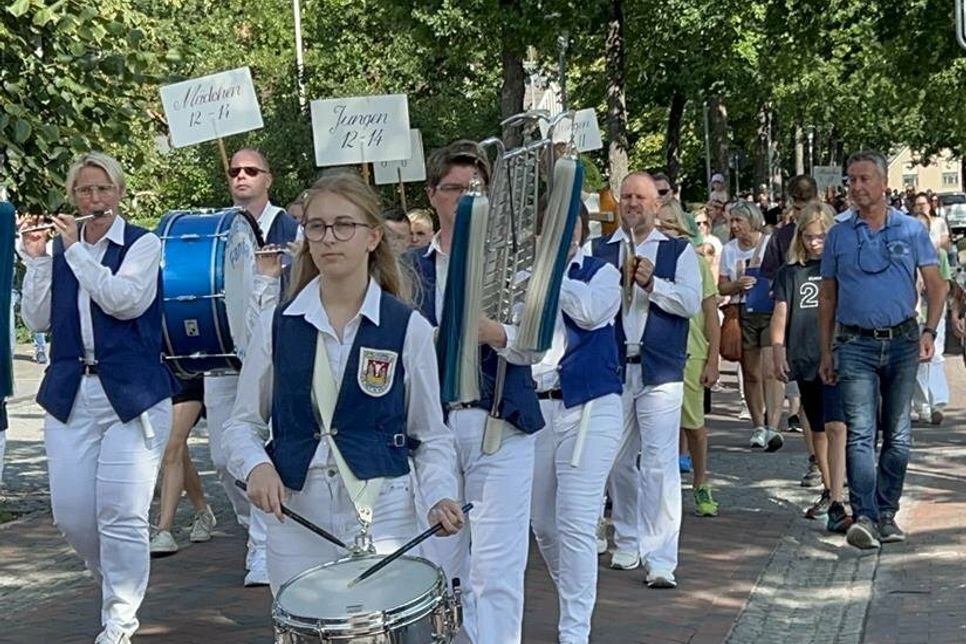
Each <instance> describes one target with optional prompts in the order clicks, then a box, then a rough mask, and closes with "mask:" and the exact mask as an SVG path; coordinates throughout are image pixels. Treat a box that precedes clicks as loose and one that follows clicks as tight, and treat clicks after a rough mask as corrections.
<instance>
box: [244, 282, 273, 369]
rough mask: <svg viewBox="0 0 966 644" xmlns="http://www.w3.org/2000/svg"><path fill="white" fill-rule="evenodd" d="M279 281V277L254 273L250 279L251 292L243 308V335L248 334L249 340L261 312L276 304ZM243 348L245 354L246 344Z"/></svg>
mask: <svg viewBox="0 0 966 644" xmlns="http://www.w3.org/2000/svg"><path fill="white" fill-rule="evenodd" d="M281 281H282V278H281V277H271V276H269V275H261V274H259V273H256V274H255V276H254V279H253V280H252V293H251V295H250V296H249V298H248V307H247V308H246V310H245V335H246V336H248V338H249V342H250V341H251V338H252V337H253V336H254V334H255V328H256V327H257V326H258V321H259V320H260V319H261V315H262V313H264V312H265V311H267V310H269V309H274V308H275V306H276V305H277V304H278V292H279V290H280V288H281V287H280V284H281ZM245 349H246V354H247V349H248V347H247V345H246V347H245Z"/></svg>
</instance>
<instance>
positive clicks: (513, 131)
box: [500, 39, 526, 149]
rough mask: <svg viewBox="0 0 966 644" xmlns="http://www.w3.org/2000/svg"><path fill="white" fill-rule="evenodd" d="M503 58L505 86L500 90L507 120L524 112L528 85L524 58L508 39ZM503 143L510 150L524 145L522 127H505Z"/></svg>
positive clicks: (502, 113)
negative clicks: (524, 96) (524, 97)
mask: <svg viewBox="0 0 966 644" xmlns="http://www.w3.org/2000/svg"><path fill="white" fill-rule="evenodd" d="M501 58H502V61H503V86H502V87H501V88H500V116H501V118H504V119H506V118H509V117H511V116H513V115H515V114H519V113H520V112H522V111H523V95H524V92H525V90H526V84H525V74H524V72H523V56H522V54H521V53H520V52H518V51H515V50H514V49H513V48H512V46H511V45H510V44H509V41H508V40H507V39H504V41H503V49H502V51H501ZM503 143H504V145H506V147H507V148H508V149H509V148H515V147H519V146H520V144H521V143H523V133H522V131H521V129H520V127H519V126H516V125H515V126H506V127H504V128H503Z"/></svg>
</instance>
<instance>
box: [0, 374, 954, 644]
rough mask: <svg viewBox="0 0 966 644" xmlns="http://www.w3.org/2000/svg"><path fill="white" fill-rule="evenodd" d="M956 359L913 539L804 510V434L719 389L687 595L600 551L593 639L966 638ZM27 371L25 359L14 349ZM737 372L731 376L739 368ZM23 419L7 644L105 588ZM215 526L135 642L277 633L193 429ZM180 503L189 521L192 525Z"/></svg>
mask: <svg viewBox="0 0 966 644" xmlns="http://www.w3.org/2000/svg"><path fill="white" fill-rule="evenodd" d="M960 360H961V358H959V357H950V360H949V361H948V362H947V372H948V373H949V374H950V376H951V378H950V385H951V389H952V392H953V400H954V401H955V402H956V403H957V404H955V405H954V406H953V408H952V409H950V410H949V411H948V413H947V420H946V422H945V424H944V425H943V426H942V427H938V428H937V427H916V428H915V430H914V433H915V436H916V446H915V449H914V454H913V460H912V463H911V464H910V469H909V476H908V478H907V487H906V493H905V497H904V499H905V502H904V506H903V510H902V512H901V513H900V514H899V521H900V522H901V523H902V525H903V526H904V527H905V528H906V529H907V531H908V533H909V540H908V541H907V542H906V543H905V544H890V545H889V546H887V547H886V548H884V549H883V550H882V552H881V554H876V553H873V554H860V553H858V552H857V551H855V550H853V549H851V548H849V547H848V546H845V545H844V541H843V539H842V538H841V537H840V536H834V535H827V534H826V533H825V532H824V531H823V530H822V529H821V526H820V525H819V523H818V522H812V521H807V520H805V519H803V518H802V517H801V511H802V509H803V508H804V507H806V506H807V504H808V503H809V502H810V501H811V500H812V498H813V497H814V496H815V494H814V491H812V490H804V489H802V488H800V487H799V486H798V480H799V478H800V477H801V475H802V473H803V471H804V467H805V452H804V448H803V446H802V442H801V439H800V437H799V436H797V435H789V434H786V435H785V436H786V440H787V443H786V447H785V448H784V449H783V450H781V451H780V452H777V453H774V454H764V453H761V452H752V451H751V450H749V449H748V448H747V447H746V445H747V439H748V435H749V433H750V432H749V430H748V428H747V427H746V426H745V425H744V424H743V423H738V422H737V421H735V420H734V412H735V411H736V408H737V406H736V400H737V396H736V393H735V392H734V390H730V391H729V392H726V393H724V394H720V395H716V396H715V412H716V414H717V415H714V416H712V417H711V420H710V422H711V426H712V436H711V456H710V465H711V470H712V475H711V478H712V482H713V484H714V486H715V496H716V498H718V500H719V501H720V502H721V516H719V517H717V518H713V519H707V518H698V517H695V516H693V514H692V513H691V511H692V508H693V504H692V502H691V498H690V485H689V484H687V483H688V478H689V477H687V476H685V481H686V488H687V489H686V490H685V492H684V499H685V500H684V508H685V519H684V526H683V530H682V542H681V567H680V569H679V574H678V579H679V583H680V587H679V589H678V590H676V591H654V590H648V589H647V588H646V587H645V586H644V585H643V583H642V582H643V573H642V572H641V571H640V570H638V571H633V572H618V571H613V570H611V569H609V568H608V567H606V564H607V563H608V562H609V556H608V555H605V556H603V557H601V560H600V561H601V570H600V582H599V595H598V603H597V609H596V611H595V614H594V624H593V637H594V640H595V641H598V642H614V643H618V642H620V643H624V642H695V643H697V642H709V643H710V642H724V641H730V642H739V643H743V642H773V641H774V642H862V641H864V642H870V643H878V642H920V641H921V642H930V643H931V642H947V641H948V642H963V641H966V555H964V553H966V537H964V535H966V433H964V432H963V431H962V430H961V429H960V428H961V427H962V423H963V420H964V412H963V405H962V403H961V401H962V400H963V399H964V394H966V376H964V373H963V372H964V369H963V366H962V362H961V361H960ZM16 371H17V376H18V378H22V381H21V382H23V383H26V382H28V381H29V380H30V379H33V380H34V381H36V378H37V375H38V372H39V370H38V369H37V368H36V366H35V365H33V363H32V362H30V361H27V360H19V359H18V360H17V362H16ZM728 380H729V382H731V383H733V376H730V377H729V379H728ZM10 416H11V423H12V427H11V429H10V436H9V440H8V462H7V471H6V473H5V479H6V480H5V482H6V484H7V486H8V487H7V489H6V490H4V491H3V493H2V494H6V496H7V500H6V502H5V503H4V505H0V507H7V508H8V509H11V508H12V509H14V510H27V511H31V512H30V513H29V514H27V515H26V516H25V517H23V518H21V519H19V520H16V521H13V522H11V523H8V524H5V525H3V526H0V602H2V605H3V606H4V610H3V611H2V613H0V642H2V643H6V642H10V643H26V642H58V643H60V642H63V643H65V644H67V643H72V642H85V643H88V644H89V642H91V641H92V639H93V635H94V634H96V633H97V631H98V620H97V614H98V592H97V589H96V588H95V587H94V586H93V583H92V582H91V580H90V577H89V575H88V574H87V573H86V572H85V571H84V568H83V564H82V562H81V561H80V560H79V558H77V557H76V555H74V554H73V553H72V552H71V551H70V549H69V548H68V547H67V546H66V543H65V542H64V540H63V538H62V537H61V535H60V534H59V532H58V531H57V530H56V528H55V527H54V526H53V525H52V524H51V520H50V515H49V511H48V510H47V501H46V492H45V486H46V471H45V462H44V459H43V444H42V434H41V431H40V423H41V419H42V412H41V410H40V409H39V408H38V407H37V406H36V405H34V404H33V403H32V402H30V401H29V400H25V401H23V402H19V403H15V404H12V405H11V407H10ZM190 447H191V452H192V456H193V457H194V458H195V462H196V463H197V464H198V466H199V469H200V470H201V474H202V478H203V480H204V483H205V486H206V489H207V490H208V492H209V496H210V498H211V500H212V504H213V506H214V508H215V511H216V514H217V515H218V518H219V522H220V523H219V526H218V528H217V529H216V532H215V538H214V539H213V540H212V541H211V542H209V543H207V544H189V543H187V534H186V532H182V533H181V534H180V535H178V538H179V541H181V542H182V544H183V545H184V547H183V548H182V550H181V551H180V552H179V553H178V554H177V555H175V556H173V557H168V558H165V559H158V560H154V563H153V566H152V577H151V584H150V587H149V589H148V594H147V597H146V599H145V603H144V606H143V607H142V610H141V613H140V617H141V620H142V627H141V630H140V631H139V633H138V636H137V637H136V638H135V642H140V643H142V644H149V643H151V642H156V643H169V642H171V643H182V642H188V643H194V642H198V643H201V644H220V643H222V642H223V643H225V644H228V643H232V644H234V643H237V642H267V641H270V639H271V620H270V617H269V610H270V597H269V593H268V591H267V590H266V589H246V588H243V587H242V586H241V580H242V576H243V562H244V544H245V536H244V534H243V533H242V530H241V529H240V528H239V527H238V526H237V525H236V524H235V523H234V522H233V521H232V520H231V518H230V509H229V507H228V503H227V500H226V499H225V497H224V495H223V494H222V493H221V490H220V489H219V488H218V486H217V483H216V481H215V477H214V475H213V472H212V471H211V464H210V459H209V458H208V455H207V442H206V440H205V438H204V437H203V436H199V435H195V436H193V437H192V439H191V441H190ZM189 519H190V517H189V508H188V504H187V503H183V504H182V507H181V509H180V512H179V518H178V524H179V525H186V524H187V523H188V521H189ZM526 592H527V602H526V614H525V618H524V631H525V636H524V641H525V642H527V643H530V642H534V643H540V644H543V643H550V642H555V641H556V618H557V609H556V606H557V600H556V594H555V592H554V589H553V587H552V584H551V583H550V580H549V576H548V575H547V573H546V569H545V567H544V565H543V561H542V560H541V558H540V555H539V553H538V552H537V550H536V549H535V548H533V549H532V550H531V556H530V563H529V567H528V570H527V589H526Z"/></svg>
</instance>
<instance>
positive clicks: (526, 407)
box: [403, 246, 545, 434]
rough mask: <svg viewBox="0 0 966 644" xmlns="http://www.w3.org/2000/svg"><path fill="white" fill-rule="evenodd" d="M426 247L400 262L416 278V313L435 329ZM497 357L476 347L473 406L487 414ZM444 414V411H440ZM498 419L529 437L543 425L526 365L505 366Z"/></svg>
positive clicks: (431, 266) (432, 259)
mask: <svg viewBox="0 0 966 644" xmlns="http://www.w3.org/2000/svg"><path fill="white" fill-rule="evenodd" d="M427 250H428V247H426V246H423V247H422V248H414V249H412V250H410V251H408V252H407V253H406V254H405V255H404V256H403V260H404V262H407V261H408V263H409V264H410V265H411V266H412V267H413V269H414V270H415V272H416V275H417V277H418V278H419V285H418V286H419V289H418V293H417V299H418V302H419V311H420V313H422V314H423V315H424V316H425V317H426V319H427V320H429V322H430V324H432V325H433V326H434V327H436V326H439V321H438V320H437V318H436V254H435V253H430V254H429V255H428V256H427V255H426V251H427ZM499 357H500V356H499V354H498V353H497V352H496V350H495V349H493V347H491V346H489V345H483V346H481V347H480V396H481V399H480V400H479V401H476V402H475V403H473V406H474V407H479V408H481V409H485V410H486V411H487V412H489V411H490V410H491V409H492V407H493V390H494V387H495V384H496V371H497V365H498V364H499ZM444 411H445V410H444ZM499 416H500V418H502V419H503V420H505V421H507V422H508V423H510V424H511V425H513V426H514V427H516V428H517V429H519V430H520V431H522V432H525V433H527V434H532V433H534V432H536V431H538V430H540V429H541V428H543V426H544V424H545V423H544V420H543V414H542V413H541V412H540V401H539V400H537V393H536V389H535V386H534V383H533V372H532V370H531V369H530V367H529V366H523V365H515V364H510V363H509V362H508V363H507V365H506V378H505V380H504V384H503V398H502V400H501V402H500V408H499Z"/></svg>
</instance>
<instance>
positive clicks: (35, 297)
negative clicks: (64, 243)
mask: <svg viewBox="0 0 966 644" xmlns="http://www.w3.org/2000/svg"><path fill="white" fill-rule="evenodd" d="M23 263H24V265H25V266H26V267H27V271H26V272H25V273H24V276H23V287H22V289H21V292H22V298H23V299H21V302H20V307H21V308H20V313H21V316H22V317H23V323H24V324H26V325H27V328H28V329H30V330H31V331H33V332H34V333H41V332H43V331H47V330H48V329H49V328H50V287H51V279H52V277H53V271H54V258H53V257H51V256H50V255H41V256H40V257H30V256H28V255H24V256H23Z"/></svg>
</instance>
